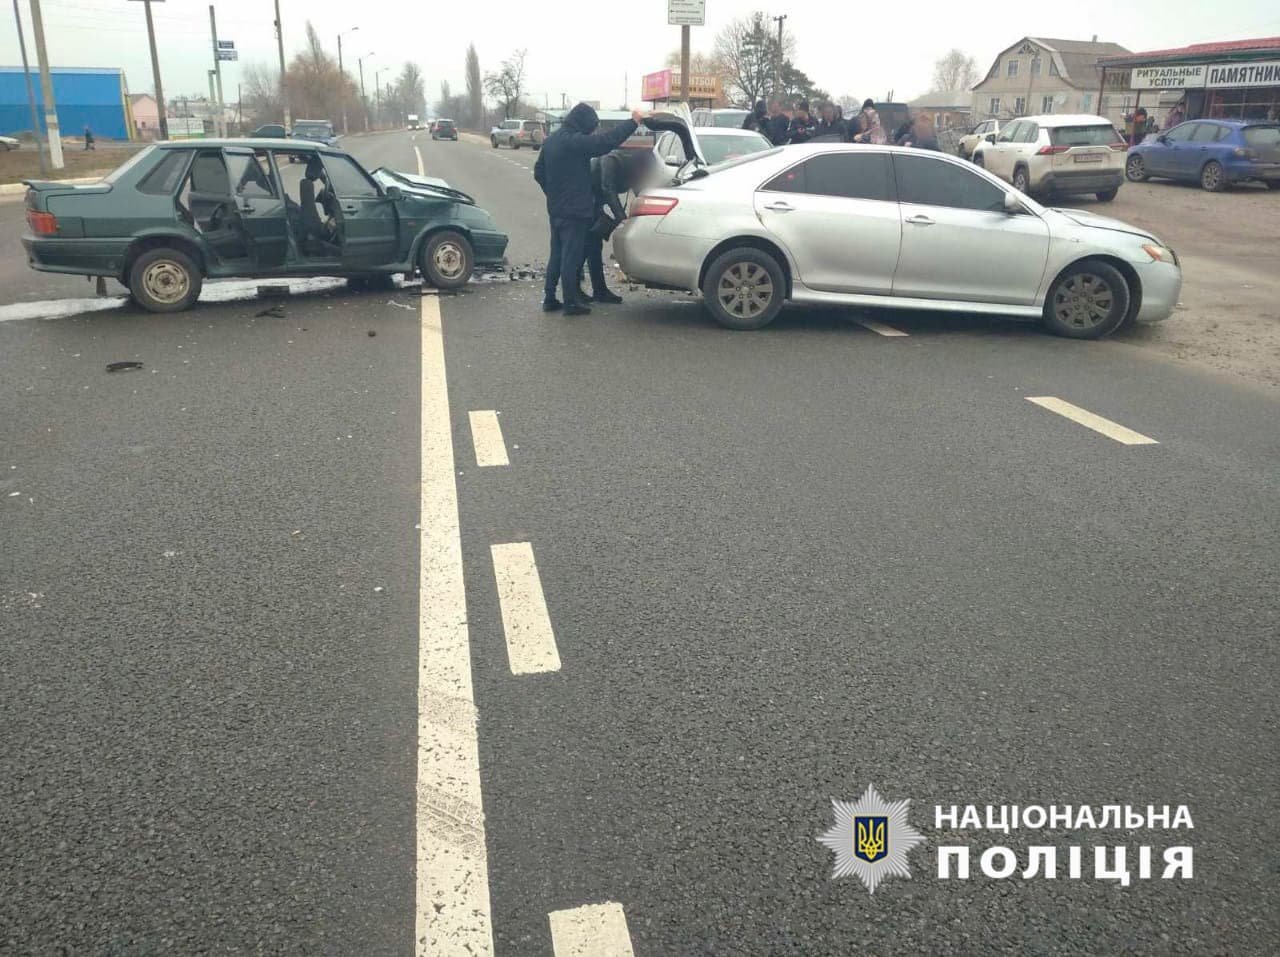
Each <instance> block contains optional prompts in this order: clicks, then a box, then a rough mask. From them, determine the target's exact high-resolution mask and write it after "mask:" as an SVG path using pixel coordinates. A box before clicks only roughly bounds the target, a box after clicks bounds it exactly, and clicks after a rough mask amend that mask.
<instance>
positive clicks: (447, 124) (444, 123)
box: [436, 120, 453, 130]
mask: <svg viewBox="0 0 1280 957" xmlns="http://www.w3.org/2000/svg"><path fill="white" fill-rule="evenodd" d="M452 128H453V120H440V121H439V122H437V123H436V129H438V130H443V129H452Z"/></svg>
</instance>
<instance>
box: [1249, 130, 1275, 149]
mask: <svg viewBox="0 0 1280 957" xmlns="http://www.w3.org/2000/svg"><path fill="white" fill-rule="evenodd" d="M1243 132H1244V141H1245V143H1246V144H1248V145H1249V146H1255V147H1265V146H1280V126H1246V127H1245V128H1244V131H1243Z"/></svg>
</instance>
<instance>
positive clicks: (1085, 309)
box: [1053, 272, 1115, 329]
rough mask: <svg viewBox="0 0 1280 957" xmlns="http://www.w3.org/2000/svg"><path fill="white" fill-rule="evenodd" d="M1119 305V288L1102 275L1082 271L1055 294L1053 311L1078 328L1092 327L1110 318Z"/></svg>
mask: <svg viewBox="0 0 1280 957" xmlns="http://www.w3.org/2000/svg"><path fill="white" fill-rule="evenodd" d="M1114 306H1115V290H1113V289H1112V288H1111V285H1110V283H1108V282H1107V281H1106V280H1105V279H1103V278H1102V277H1101V276H1095V275H1094V274H1093V273H1089V272H1081V273H1076V274H1075V275H1073V276H1070V277H1068V278H1067V279H1066V280H1065V281H1064V282H1062V283H1061V284H1060V285H1059V286H1058V288H1057V289H1056V290H1054V294H1053V313H1054V315H1055V316H1056V317H1057V318H1058V320H1059V321H1060V322H1062V323H1063V324H1064V325H1067V326H1073V327H1075V328H1076V329H1092V328H1094V327H1095V326H1099V325H1101V324H1102V323H1104V322H1106V321H1107V317H1108V316H1110V315H1111V310H1112V308H1113V307H1114Z"/></svg>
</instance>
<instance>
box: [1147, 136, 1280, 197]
mask: <svg viewBox="0 0 1280 957" xmlns="http://www.w3.org/2000/svg"><path fill="white" fill-rule="evenodd" d="M1125 175H1126V176H1128V178H1129V180H1130V182H1134V183H1141V182H1143V181H1144V180H1147V179H1149V178H1152V177H1161V178H1164V179H1174V180H1184V181H1186V182H1190V183H1199V184H1200V186H1201V187H1202V188H1203V189H1207V190H1209V191H1210V192H1213V193H1216V192H1218V191H1220V190H1224V189H1228V188H1229V187H1230V186H1231V185H1232V184H1233V183H1241V182H1245V181H1248V180H1253V181H1255V182H1259V183H1264V184H1266V185H1267V186H1268V187H1269V188H1270V189H1280V124H1278V123H1274V122H1265V121H1262V120H1190V121H1188V122H1186V123H1180V124H1178V125H1177V126H1175V127H1174V128H1173V129H1171V130H1168V131H1167V132H1164V133H1159V134H1157V135H1155V136H1148V137H1147V138H1146V139H1144V140H1143V141H1142V142H1141V143H1139V144H1138V145H1137V146H1134V147H1131V148H1130V149H1129V155H1128V158H1127V159H1126V160H1125Z"/></svg>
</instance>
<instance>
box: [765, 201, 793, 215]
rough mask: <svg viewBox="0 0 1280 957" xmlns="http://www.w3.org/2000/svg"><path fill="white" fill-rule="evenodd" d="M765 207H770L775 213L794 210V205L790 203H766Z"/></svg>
mask: <svg viewBox="0 0 1280 957" xmlns="http://www.w3.org/2000/svg"><path fill="white" fill-rule="evenodd" d="M764 208H765V209H771V210H773V211H774V212H775V213H791V212H794V211H795V207H794V206H792V205H791V204H790V203H766V204H765V207H764Z"/></svg>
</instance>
